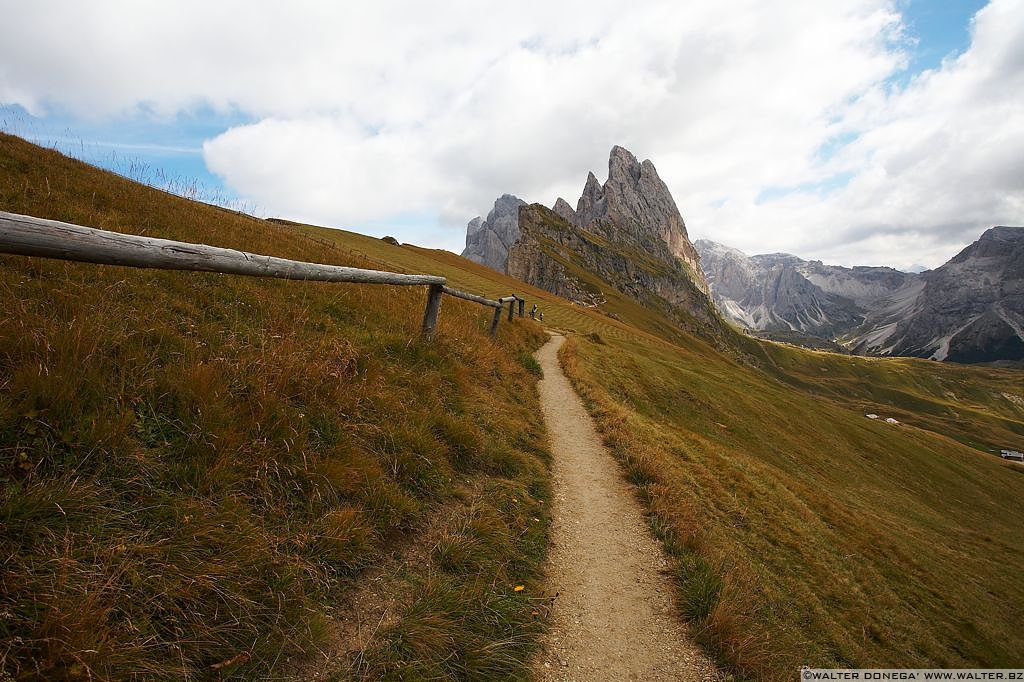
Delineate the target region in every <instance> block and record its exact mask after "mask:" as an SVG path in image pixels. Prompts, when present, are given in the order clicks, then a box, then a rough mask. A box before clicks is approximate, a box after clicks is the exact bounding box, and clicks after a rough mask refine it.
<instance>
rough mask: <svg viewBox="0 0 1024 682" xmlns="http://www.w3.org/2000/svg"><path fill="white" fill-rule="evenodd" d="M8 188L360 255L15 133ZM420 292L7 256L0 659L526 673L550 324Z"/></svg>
mask: <svg viewBox="0 0 1024 682" xmlns="http://www.w3.org/2000/svg"><path fill="white" fill-rule="evenodd" d="M0 209H2V210H6V211H12V212H17V213H27V214H31V215H36V216H41V217H46V218H53V219H58V220H65V221H70V222H76V223H80V224H85V225H90V226H95V227H100V228H105V229H112V230H118V231H124V232H132V233H144V234H146V235H149V236H158V237H165V238H172V239H182V240H186V241H196V242H204V243H208V244H214V245H218V246H226V247H234V248H240V249H245V250H248V251H254V252H258V253H266V254H273V255H278V256H283V257H289V258H296V259H303V260H312V261H318V262H329V263H337V264H343V265H353V266H360V267H367V266H373V265H376V263H372V262H370V261H368V260H367V259H366V258H362V257H358V256H353V255H352V254H351V253H349V252H347V251H344V250H342V249H339V248H337V247H334V246H332V245H329V244H326V243H324V242H323V240H315V239H311V238H310V237H309V236H308V235H306V234H303V233H302V232H300V231H297V230H295V229H292V228H290V227H288V226H284V225H279V224H273V223H270V222H267V221H262V220H257V219H254V218H250V217H247V216H243V215H238V214H235V213H231V212H228V211H223V210H220V209H217V208H214V207H210V206H206V205H202V204H197V203H194V202H189V201H185V200H183V199H179V198H176V197H172V196H169V195H167V194H164V193H162V192H159V191H156V190H152V189H149V188H145V187H142V186H139V185H136V184H134V183H131V182H129V181H127V180H124V179H122V178H119V177H116V176H114V175H111V174H109V173H106V172H103V171H100V170H98V169H95V168H92V167H89V166H87V165H85V164H81V163H79V162H76V161H73V160H70V159H67V158H65V157H63V156H61V155H60V154H57V153H55V152H52V151H48V150H43V149H40V148H38V147H35V146H33V145H30V144H28V143H26V142H24V141H22V140H19V139H17V138H13V137H10V136H6V135H0ZM410 268H411V269H416V265H415V264H411V265H410ZM425 298H426V295H425V288H424V287H408V288H403V287H387V286H370V285H340V284H325V283H299V282H285V281H279V280H262V279H254V278H243V277H233V276H223V275H216V274H205V273H180V272H158V271H143V270H134V269H129V268H118V267H105V266H94V265H85V264H74V263H65V262H59V261H47V260H42V259H33V258H24V257H13V256H0V479H2V480H0V525H2V533H0V556H2V560H3V563H2V565H0V679H14V680H43V679H45V680H58V679H71V680H86V679H147V680H148V679H175V680H178V679H264V678H266V677H267V676H278V677H283V676H291V677H292V678H294V679H304V678H305V677H306V676H308V675H309V674H311V673H312V671H316V672H318V673H320V672H326V673H328V674H329V675H331V676H332V677H331V679H347V678H364V679H376V678H379V677H391V678H394V679H421V678H424V677H434V678H436V677H445V676H447V677H473V676H475V677H505V676H519V675H522V674H524V670H525V667H524V666H525V663H526V662H527V661H528V660H529V658H530V654H531V651H532V649H533V646H534V642H535V640H536V635H537V634H538V633H539V631H540V629H541V628H542V627H543V621H542V620H541V619H539V618H538V617H537V610H536V606H535V604H534V603H533V602H532V601H531V595H535V594H537V593H538V590H536V589H535V587H536V582H535V581H536V579H537V577H538V570H539V565H540V562H541V561H542V559H543V555H544V550H545V538H546V528H547V517H546V514H545V506H544V504H543V502H544V499H545V497H546V495H547V465H546V459H547V457H548V455H547V451H546V445H545V434H544V428H543V424H542V422H541V421H540V418H539V416H538V415H539V410H538V404H537V395H536V390H535V379H536V377H535V376H534V374H532V373H531V371H530V370H531V367H532V364H531V363H530V362H529V359H530V358H529V354H530V353H531V352H532V351H533V350H534V349H535V348H537V347H538V346H539V345H540V343H541V342H542V341H543V334H542V333H541V331H540V330H539V328H538V327H537V326H536V325H533V324H532V323H530V322H529V321H524V322H517V323H516V324H511V325H509V324H502V327H501V329H500V333H499V335H498V338H497V340H496V341H493V342H492V341H491V340H490V339H489V338H488V337H487V336H486V334H485V332H486V329H487V325H488V322H489V317H490V310H489V309H486V308H483V307H482V306H478V305H475V304H470V303H465V302H461V301H457V300H454V299H450V298H449V299H446V300H445V302H444V306H443V309H442V311H441V317H440V325H439V332H438V336H437V339H436V340H435V341H434V342H432V343H426V342H424V341H422V340H421V339H420V338H419V335H418V325H419V322H420V318H421V316H422V311H423V305H424V303H425ZM371 576H372V577H373V580H372V581H370V580H369V578H370V577H371ZM384 580H386V581H388V582H387V584H388V595H386V597H387V598H388V599H390V601H386V600H385V601H384V602H382V600H383V599H384V597H382V595H380V594H374V593H373V591H372V590H369V591H368V590H367V585H368V583H369V582H373V583H374V584H375V585H378V584H382V582H381V581H384ZM524 584H525V585H526V589H525V590H524V591H522V592H516V591H515V590H514V587H515V586H517V585H524ZM357 597H358V600H357V603H355V605H354V606H353V604H354V602H353V600H354V599H356V598H357ZM354 616H359V617H364V616H369V617H372V618H373V619H374V622H373V623H372V624H370V625H369V628H370V629H372V630H373V636H372V637H369V638H367V636H366V634H367V633H366V631H364V630H359V629H358V628H357V630H358V631H356V632H353V631H352V628H351V627H349V625H350V624H351V619H352V618H353V617H354ZM378 616H379V618H378ZM350 650H356V652H357V653H356V654H353V655H351V656H347V655H346V653H347V652H348V651H350Z"/></svg>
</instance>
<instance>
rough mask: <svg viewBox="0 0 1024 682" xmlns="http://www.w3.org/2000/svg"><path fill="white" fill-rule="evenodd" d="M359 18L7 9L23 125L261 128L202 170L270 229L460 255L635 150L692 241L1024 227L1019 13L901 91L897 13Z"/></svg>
mask: <svg viewBox="0 0 1024 682" xmlns="http://www.w3.org/2000/svg"><path fill="white" fill-rule="evenodd" d="M58 5H59V11H57V10H56V9H55V8H56V7H57V6H58ZM343 5H344V6H342V4H341V3H338V4H336V3H327V2H321V3H317V2H304V3H269V2H267V3H260V2H217V3H208V2H198V1H196V0H192V1H190V2H176V3H156V2H147V3H128V2H114V1H113V0H110V1H108V2H92V3H58V2H45V1H38V2H32V3H24V2H14V1H13V0H0V16H4V17H5V22H4V24H3V26H2V27H0V103H19V104H22V105H24V106H25V107H27V108H28V109H29V110H30V111H32V112H35V113H40V112H45V111H46V110H47V109H48V108H49V107H54V106H56V107H61V108H64V109H68V110H71V111H73V112H75V113H77V114H78V115H80V116H85V117H103V116H116V115H121V116H123V115H132V114H133V113H138V112H143V113H144V114H145V115H156V116H158V117H159V116H163V115H168V116H169V115H172V114H175V113H177V112H180V111H188V110H189V109H193V108H196V107H200V106H213V107H215V108H220V109H222V110H228V109H235V110H240V111H242V112H244V113H246V114H248V115H250V116H252V117H253V118H254V119H255V121H256V122H254V123H253V124H251V125H244V126H240V127H236V128H233V129H231V130H228V131H226V132H225V133H223V134H222V135H219V136H217V137H215V138H214V139H212V140H209V141H207V143H206V145H205V146H204V155H205V158H206V161H207V164H208V166H209V167H210V168H211V170H213V171H214V172H216V173H218V174H220V175H222V176H223V177H224V178H225V181H226V183H227V184H228V185H229V186H230V187H232V188H233V189H235V190H236V191H238V192H239V193H241V194H242V195H243V196H245V197H247V198H249V199H251V200H253V201H254V202H255V203H257V204H259V205H261V206H264V207H266V210H267V212H268V213H272V214H278V215H285V216H289V217H295V218H300V219H306V220H311V221H316V222H319V223H322V224H335V225H350V226H351V225H355V226H358V225H374V226H383V225H387V224H388V222H389V220H394V221H395V224H396V225H397V227H396V229H394V230H390V231H391V232H392V233H394V234H395V236H397V237H399V238H400V239H402V240H403V241H414V242H419V243H429V244H430V245H434V246H443V247H447V248H452V249H458V248H459V246H460V244H461V242H462V238H463V233H462V229H461V228H462V227H463V226H464V224H465V221H466V220H468V219H469V218H471V217H472V216H474V215H477V214H478V213H486V211H487V210H488V208H489V204H490V202H491V201H492V200H493V198H494V197H496V196H497V195H499V194H501V193H503V192H513V193H516V194H518V195H520V196H523V197H524V198H527V199H529V200H536V201H543V202H545V203H548V204H550V203H551V202H552V201H553V200H554V198H555V197H556V196H558V195H561V196H564V197H565V198H566V199H568V200H569V201H570V202H574V201H575V199H576V198H577V196H578V194H579V192H580V190H581V189H582V184H583V180H584V179H585V177H586V172H587V171H588V170H594V171H595V172H596V173H597V174H598V176H599V177H601V176H603V173H604V168H605V166H606V162H607V153H608V149H609V148H610V147H611V145H612V144H622V145H624V146H626V147H628V148H630V149H632V150H633V151H634V152H635V153H636V154H637V155H638V156H640V157H642V158H643V157H647V158H651V159H652V160H653V161H654V162H655V164H656V165H657V167H658V169H659V171H660V173H661V175H662V177H663V178H664V179H665V180H666V182H668V184H669V186H670V188H671V189H672V190H673V193H674V195H675V197H676V200H677V203H678V204H679V205H680V207H681V209H682V211H683V214H684V216H685V217H686V219H687V223H688V225H689V227H690V231H691V235H696V236H707V237H710V238H714V239H718V240H720V241H724V242H727V243H732V244H734V245H736V246H739V247H740V248H743V249H745V250H748V251H775V250H789V251H793V252H796V253H799V254H801V255H805V256H809V257H821V258H824V259H826V260H829V261H832V262H845V263H853V262H860V261H864V262H872V263H874V262H887V263H894V264H899V265H909V264H910V262H912V261H921V262H925V263H927V264H930V265H934V264H937V263H938V262H940V261H942V260H944V259H945V258H947V257H948V256H949V255H951V253H952V252H953V251H955V250H956V249H957V248H958V247H959V246H960V245H962V244H963V243H965V242H967V241H970V240H971V239H973V238H974V237H976V236H977V234H978V233H979V232H980V230H981V229H983V228H984V227H987V226H988V225H990V224H993V223H996V222H1018V223H1019V222H1022V221H1024V179H1022V178H1024V174H1021V173H1019V172H1016V169H1017V167H1018V166H1019V162H1018V160H1019V159H1020V158H1024V156H1022V152H1024V141H1022V139H1021V136H1022V132H1021V131H1024V125H1022V124H1024V120H1022V111H1024V107H1022V104H1021V95H1019V94H1018V93H1019V92H1024V88H1022V87H1021V83H1020V79H1021V73H1024V68H1021V67H1022V65H1024V56H1022V55H1024V53H1022V49H1024V48H1022V45H1024V41H1021V40H1020V37H1021V35H1022V34H1024V31H1022V15H1024V12H1022V8H1021V3H1020V1H1019V0H995V2H994V3H993V4H992V5H991V6H989V7H988V8H986V9H985V10H984V11H983V12H981V13H980V14H979V16H978V20H977V23H976V25H975V27H974V31H973V37H974V43H973V46H972V48H971V50H970V51H968V52H967V53H965V54H964V55H962V56H961V57H960V58H959V59H957V60H955V61H951V62H948V63H946V64H944V65H943V67H942V68H941V69H940V70H937V71H934V72H929V73H925V74H923V75H921V76H920V77H918V78H917V79H915V80H914V81H912V82H911V83H910V84H909V85H908V86H907V87H906V89H904V90H898V91H895V92H888V91H887V90H886V88H887V86H886V81H887V79H888V78H890V77H891V76H892V75H893V74H895V73H897V72H898V71H899V69H901V68H902V67H903V66H904V65H905V62H906V57H905V55H904V54H903V52H902V51H901V49H900V45H901V42H900V41H901V36H900V30H901V23H900V17H899V14H898V13H897V12H896V10H895V9H894V5H893V2H892V1H891V0H857V1H856V2H852V1H850V2H847V1H841V0H836V1H834V2H827V1H822V0H805V1H803V2H797V1H795V0H794V1H792V2H786V3H763V2H760V1H758V0H729V1H720V2H714V3H712V2H703V3H680V2H676V1H674V0H664V1H645V2H638V3H634V5H632V6H631V7H630V8H629V9H628V11H627V10H625V9H624V8H623V6H622V4H621V3H613V2H610V0H588V1H586V2H583V1H578V2H577V1H574V2H559V3H552V2H539V1H535V0H530V1H527V2H522V3H479V2H470V1H469V0H462V1H459V0H444V1H441V0H438V1H436V2H432V3H416V2H398V1H392V2H383V1H382V2H374V3H359V4H353V3H343ZM40 45H45V46H46V49H39V46H40ZM837 135H843V136H847V137H855V138H856V139H855V140H854V141H853V142H851V143H850V144H848V145H847V146H846V147H845V148H842V149H841V150H840V151H839V152H838V153H837V154H836V155H835V156H833V157H832V158H830V159H822V158H821V148H822V145H823V144H825V143H826V142H828V141H829V140H830V139H832V138H834V137H835V136H837ZM837 173H846V174H848V176H849V177H850V178H851V179H850V181H849V184H847V185H846V186H845V187H842V188H839V189H834V190H833V191H831V192H824V191H818V192H814V191H804V192H795V193H790V194H788V195H786V196H783V197H781V198H777V199H774V200H771V199H768V200H762V201H761V202H760V203H759V202H758V201H757V199H758V197H762V198H763V197H764V196H770V195H763V194H762V192H763V191H764V190H765V189H767V188H780V187H781V188H792V187H799V186H806V185H812V184H814V183H817V182H820V181H821V180H822V179H823V178H828V177H831V176H834V175H835V174H837ZM410 216H418V217H419V218H418V219H419V221H420V224H421V225H422V227H420V228H418V229H417V228H416V227H413V226H411V224H412V222H413V221H411V220H410ZM438 220H440V222H441V226H442V227H444V226H447V229H438V225H437V221H438ZM379 231H381V232H383V231H388V230H387V228H385V227H379Z"/></svg>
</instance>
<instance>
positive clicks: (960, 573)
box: [306, 228, 1024, 680]
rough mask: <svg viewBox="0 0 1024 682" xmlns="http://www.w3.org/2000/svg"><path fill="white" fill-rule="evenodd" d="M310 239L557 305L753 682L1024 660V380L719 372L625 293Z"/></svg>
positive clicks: (574, 353) (750, 352) (583, 365)
mask: <svg viewBox="0 0 1024 682" xmlns="http://www.w3.org/2000/svg"><path fill="white" fill-rule="evenodd" d="M306 229H310V230H314V231H316V233H317V234H318V235H320V237H319V238H323V239H327V240H330V241H332V242H335V243H338V244H341V245H343V246H344V247H345V248H349V249H352V250H353V251H355V252H358V253H361V254H364V255H366V256H367V257H371V258H373V259H377V260H380V261H381V262H394V263H405V264H406V266H407V267H412V266H413V265H416V264H421V263H423V261H422V260H421V259H423V258H429V259H431V260H433V261H434V262H435V263H437V265H436V266H433V269H434V270H437V271H443V272H444V274H446V275H448V276H449V277H450V278H451V279H452V280H453V282H455V284H456V285H462V286H467V287H472V288H474V289H479V290H482V291H489V292H490V293H492V294H499V293H504V292H505V291H507V290H508V289H509V287H515V290H517V291H521V292H525V293H526V295H527V296H529V297H530V298H531V299H532V298H537V299H540V300H543V301H545V302H546V303H544V304H542V306H546V307H545V311H546V321H547V322H548V323H549V324H550V325H551V326H554V327H558V328H560V329H563V330H566V331H568V332H569V333H570V336H571V337H572V338H571V339H570V341H569V342H568V343H567V344H566V346H565V350H564V351H563V358H562V359H563V364H564V366H565V368H566V370H567V372H568V373H569V374H570V376H571V378H572V379H573V380H574V382H575V384H576V386H577V388H578V389H579V390H580V392H581V393H582V394H583V395H584V396H585V398H586V400H587V401H588V403H589V406H590V408H591V409H592V411H593V413H594V414H595V416H596V417H597V419H598V422H599V424H600V426H601V428H602V430H603V433H604V437H605V439H606V441H607V442H608V443H609V445H610V446H611V447H612V449H613V451H614V452H615V454H616V455H617V457H618V458H619V459H620V461H621V462H622V463H623V465H624V469H625V471H626V474H627V476H628V477H629V479H630V480H631V481H632V482H633V483H634V484H636V486H637V491H638V494H639V495H640V496H641V498H642V500H643V501H644V502H645V504H646V506H647V509H648V510H649V512H650V513H651V517H650V519H651V525H652V528H653V530H654V531H655V533H656V534H657V535H658V536H659V537H660V538H661V539H662V540H663V541H664V543H665V545H666V547H667V548H668V550H669V551H670V553H671V554H672V555H673V556H674V557H675V560H676V568H675V571H676V577H677V583H678V587H679V599H680V603H681V605H682V608H683V610H684V612H685V613H686V614H688V617H689V619H690V620H691V623H692V624H693V626H694V630H695V632H696V634H697V636H698V638H699V640H700V641H701V642H702V643H703V644H704V645H705V647H706V648H707V649H708V650H709V651H711V652H712V653H713V654H715V656H716V657H717V658H718V660H719V661H720V662H722V663H723V664H724V665H726V666H728V667H729V668H730V669H732V670H733V671H734V672H735V673H737V674H738V675H739V676H740V677H742V678H749V679H766V680H778V679H791V678H792V676H793V675H794V674H795V669H796V668H797V667H799V666H800V665H804V664H810V665H818V666H847V665H849V666H858V665H859V666H893V667H902V666H917V665H921V666H952V667H960V666H964V667H970V666H991V667H998V666H1002V665H1020V664H1021V663H1022V661H1024V640H1021V638H1020V637H1019V633H1018V632H1017V631H1016V627H1017V626H1018V625H1019V623H1021V622H1024V583H1021V581H1020V580H1019V579H1018V576H1019V575H1020V573H1021V571H1022V570H1024V536H1022V534H1021V532H1020V516H1019V503H1020V500H1021V499H1024V467H1020V466H1018V465H1015V464H1010V463H1004V462H1002V461H1000V460H999V459H998V458H996V457H994V456H993V455H992V454H991V450H992V449H993V448H996V447H999V446H1002V447H1007V446H1010V447H1018V448H1020V447H1021V446H1022V445H1024V381H1022V375H1021V373H1020V372H1017V371H1012V370H995V369H988V368H979V367H969V366H963V365H946V364H942V363H935V362H928V361H923V360H916V359H880V358H860V357H849V356H844V355H839V354H832V353H825V352H815V351H808V350H804V349H800V348H795V347H791V346H785V345H779V344H773V343H762V342H758V341H755V340H752V339H741V340H737V341H736V342H737V343H738V346H739V348H738V350H737V352H734V353H730V354H728V355H724V354H722V353H720V352H717V351H716V350H715V349H714V348H712V347H710V346H709V345H707V344H705V343H704V342H703V341H701V340H700V339H696V338H694V337H692V336H688V335H686V334H685V333H682V332H680V331H679V330H678V329H675V328H671V327H669V326H668V325H666V324H665V323H664V321H663V320H660V319H658V318H657V316H656V315H653V314H652V313H651V312H650V311H648V310H646V309H644V308H642V307H640V306H638V305H636V304H635V303H632V302H631V301H629V300H628V299H625V298H624V297H619V296H617V295H615V294H614V292H612V293H610V295H609V303H608V306H607V307H606V308H605V307H603V308H604V309H583V308H580V307H579V306H573V305H569V304H568V303H567V302H565V301H562V300H560V299H557V298H556V297H553V296H551V295H549V294H545V293H543V292H537V291H536V290H534V289H533V288H532V287H529V286H526V285H523V284H521V283H519V284H517V283H515V282H514V281H510V280H508V278H505V277H504V276H502V275H500V274H498V273H495V272H494V271H492V270H489V269H488V268H484V267H482V266H477V265H475V264H472V263H467V262H466V261H465V260H463V259H460V258H458V257H456V256H453V255H451V254H447V253H445V252H436V251H427V250H422V249H416V248H414V247H401V248H399V247H394V246H389V245H386V244H383V243H381V242H379V240H370V239H368V238H365V237H360V236H358V235H352V234H351V233H344V232H337V231H328V230H318V229H316V228H306ZM422 267H425V266H422ZM428 269H429V268H428ZM595 285H598V286H599V283H597V282H595ZM602 288H603V290H605V291H607V288H606V287H602ZM608 312H611V313H613V315H614V316H610V315H608ZM867 412H874V413H878V414H880V415H881V416H882V417H888V416H893V417H895V418H897V419H898V420H899V421H900V422H901V424H900V425H898V426H893V425H890V424H886V423H884V422H881V421H871V420H869V419H866V418H865V417H864V414H865V413H867Z"/></svg>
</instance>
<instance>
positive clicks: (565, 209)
mask: <svg viewBox="0 0 1024 682" xmlns="http://www.w3.org/2000/svg"><path fill="white" fill-rule="evenodd" d="M551 210H552V211H554V212H555V213H557V214H558V215H559V216H561V217H562V218H563V219H564V220H566V221H567V222H569V223H573V224H575V223H576V211H574V210H573V209H572V206H570V205H569V202H568V201H566V200H565V199H563V198H562V197H558V199H556V200H555V205H554V206H552V207H551Z"/></svg>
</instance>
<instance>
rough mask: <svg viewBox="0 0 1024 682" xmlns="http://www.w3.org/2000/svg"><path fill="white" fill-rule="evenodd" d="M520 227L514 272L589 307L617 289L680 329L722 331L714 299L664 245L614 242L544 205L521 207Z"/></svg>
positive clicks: (512, 255)
mask: <svg viewBox="0 0 1024 682" xmlns="http://www.w3.org/2000/svg"><path fill="white" fill-rule="evenodd" d="M519 227H520V238H519V241H517V242H516V243H515V244H513V245H512V248H511V249H510V250H509V257H508V274H509V275H510V276H512V277H515V278H517V279H521V280H523V281H524V282H529V283H530V284H533V285H534V286H537V287H540V288H542V289H545V290H547V291H550V292H552V293H555V294H557V295H559V296H562V297H564V298H567V299H569V300H571V301H573V302H575V303H578V304H580V305H585V306H598V305H600V304H602V303H604V302H605V298H606V293H607V288H608V287H612V288H614V289H615V290H617V291H619V292H621V293H623V294H625V295H627V296H629V297H630V298H633V299H634V300H636V301H638V302H640V303H641V304H643V305H645V306H648V307H650V308H654V309H656V310H658V311H659V312H661V313H662V314H664V315H665V316H666V317H668V318H669V319H671V320H673V321H674V322H675V323H676V324H678V325H679V326H680V327H683V328H685V329H688V330H690V331H693V332H695V333H699V334H702V335H704V336H717V335H718V332H719V331H720V324H721V322H720V318H719V317H718V316H717V314H716V313H715V311H714V307H713V306H712V304H711V301H710V300H709V299H708V297H707V296H706V295H705V294H704V292H703V291H702V290H700V289H699V288H698V287H697V286H696V285H695V284H694V283H693V280H692V278H691V276H690V271H689V268H688V267H686V266H685V265H684V263H683V262H682V261H681V260H679V259H677V258H674V257H671V256H669V257H667V258H666V257H665V253H667V247H666V246H665V245H664V244H661V243H660V242H658V243H648V244H646V245H644V244H643V243H642V242H639V241H637V240H633V241H632V242H631V243H626V244H623V243H618V242H612V241H610V240H609V239H608V238H607V237H606V236H605V235H599V234H595V233H593V232H590V231H589V230H586V229H583V228H580V227H577V226H576V225H573V224H572V223H570V222H569V221H568V220H566V219H565V218H563V217H562V216H560V215H559V214H557V213H555V212H554V211H553V210H552V209H548V208H546V207H544V206H542V205H540V204H531V205H529V206H524V207H522V208H521V209H519ZM659 244H661V245H660V246H659ZM662 250H664V253H662Z"/></svg>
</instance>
